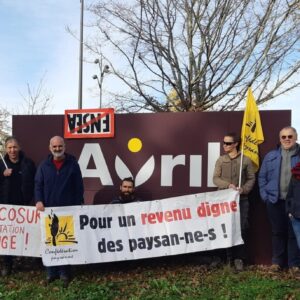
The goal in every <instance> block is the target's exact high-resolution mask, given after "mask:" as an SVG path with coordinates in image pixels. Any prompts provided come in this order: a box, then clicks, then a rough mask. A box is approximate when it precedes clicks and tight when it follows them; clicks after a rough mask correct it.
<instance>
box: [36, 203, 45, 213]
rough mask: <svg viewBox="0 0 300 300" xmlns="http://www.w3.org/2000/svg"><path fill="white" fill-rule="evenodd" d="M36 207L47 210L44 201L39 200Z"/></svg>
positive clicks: (39, 209)
mask: <svg viewBox="0 0 300 300" xmlns="http://www.w3.org/2000/svg"><path fill="white" fill-rule="evenodd" d="M35 208H36V209H37V210H38V211H44V210H45V206H44V203H43V202H42V201H38V202H37V203H36V204H35Z"/></svg>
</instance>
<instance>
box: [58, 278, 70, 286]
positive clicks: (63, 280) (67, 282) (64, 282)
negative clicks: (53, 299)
mask: <svg viewBox="0 0 300 300" xmlns="http://www.w3.org/2000/svg"><path fill="white" fill-rule="evenodd" d="M60 279H61V281H62V282H63V288H67V287H68V286H69V284H70V282H71V278H70V277H69V276H60Z"/></svg>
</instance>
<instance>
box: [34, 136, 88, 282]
mask: <svg viewBox="0 0 300 300" xmlns="http://www.w3.org/2000/svg"><path fill="white" fill-rule="evenodd" d="M49 149H50V152H51V154H50V155H49V156H48V158H47V159H46V160H44V161H43V162H41V164H40V165H39V167H38V169H37V173H36V176H35V200H36V208H37V210H39V211H44V210H45V207H57V206H72V205H81V204H83V202H84V200H83V191H84V188H83V180H82V175H81V171H80V167H79V165H78V162H77V161H76V159H75V157H74V156H73V155H70V154H67V153H65V149H66V146H65V142H64V139H63V138H62V137H60V136H54V137H52V138H51V139H50V145H49ZM46 270H47V283H51V282H52V281H54V280H56V279H58V278H60V279H61V280H62V281H63V284H64V287H67V286H68V285H69V283H70V281H71V270H70V266H66V265H64V266H52V267H46Z"/></svg>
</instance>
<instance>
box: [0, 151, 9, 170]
mask: <svg viewBox="0 0 300 300" xmlns="http://www.w3.org/2000/svg"><path fill="white" fill-rule="evenodd" d="M0 156H1V159H2V161H3V163H4V166H5V169H8V166H7V164H6V162H5V160H4V157H3V155H2V153H1V152H0Z"/></svg>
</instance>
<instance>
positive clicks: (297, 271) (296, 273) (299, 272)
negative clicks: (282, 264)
mask: <svg viewBox="0 0 300 300" xmlns="http://www.w3.org/2000/svg"><path fill="white" fill-rule="evenodd" d="M289 273H290V274H291V275H292V276H293V278H295V279H300V268H299V267H291V268H289Z"/></svg>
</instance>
